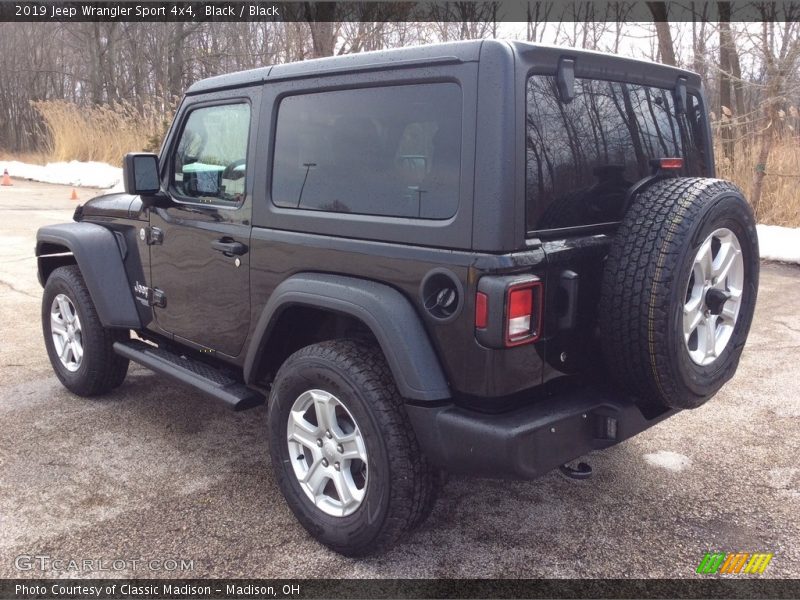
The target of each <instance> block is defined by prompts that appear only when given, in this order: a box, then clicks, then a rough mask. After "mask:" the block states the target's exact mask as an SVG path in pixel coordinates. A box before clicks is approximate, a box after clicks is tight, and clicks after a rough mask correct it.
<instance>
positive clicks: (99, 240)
mask: <svg viewBox="0 0 800 600" xmlns="http://www.w3.org/2000/svg"><path fill="white" fill-rule="evenodd" d="M48 245H54V246H57V247H59V246H60V247H64V248H68V249H69V251H70V252H72V254H73V255H74V256H75V262H77V263H78V267H79V268H80V270H81V275H82V276H83V279H84V281H85V282H86V287H87V288H88V289H89V294H91V296H92V301H93V302H94V305H95V308H96V309H97V316H98V317H100V322H101V323H102V324H103V325H104V326H105V327H122V328H126V329H140V328H141V327H142V323H141V320H140V319H139V313H138V312H137V310H136V305H135V304H134V300H133V293H132V291H131V286H130V284H129V282H128V278H127V276H126V274H125V265H124V264H123V258H122V256H121V255H120V248H119V245H118V243H117V239H116V237H115V236H114V233H113V232H112V231H111V230H110V229H107V228H105V227H103V226H102V225H97V224H95V223H86V222H81V223H63V224H60V225H48V226H46V227H42V228H40V229H39V231H38V232H37V234H36V256H37V257H38V262H39V281H40V283H42V285H44V283H45V282H44V281H43V279H44V277H43V276H42V267H43V261H46V260H47V258H46V257H47V255H48V254H53V252H50V251H49V250H48Z"/></svg>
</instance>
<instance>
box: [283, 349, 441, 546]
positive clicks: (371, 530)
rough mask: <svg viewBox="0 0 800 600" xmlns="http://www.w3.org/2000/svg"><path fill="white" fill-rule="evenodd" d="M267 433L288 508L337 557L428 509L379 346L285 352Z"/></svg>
mask: <svg viewBox="0 0 800 600" xmlns="http://www.w3.org/2000/svg"><path fill="white" fill-rule="evenodd" d="M269 431H270V442H269V443H270V453H271V456H272V466H273V470H274V472H275V476H276V479H277V481H278V485H279V486H280V488H281V491H282V492H283V495H284V497H285V498H286V501H287V503H288V504H289V507H290V508H291V509H292V511H293V512H294V514H295V516H296V517H297V519H298V520H299V521H300V523H301V524H302V525H303V526H304V527H305V528H306V529H307V530H308V531H309V533H311V535H313V536H314V537H315V538H316V539H317V540H319V541H320V542H322V543H323V544H325V545H327V546H329V547H330V548H332V549H334V550H336V551H337V552H341V553H342V554H346V555H350V556H356V555H363V554H367V553H371V552H375V551H378V550H380V549H382V548H385V547H387V546H389V545H391V544H392V543H394V542H396V541H397V540H399V539H400V538H402V537H403V536H404V535H405V534H406V533H407V532H408V531H409V530H411V529H412V528H414V527H415V526H416V525H418V524H419V523H420V522H421V521H422V520H423V519H424V518H425V517H426V516H427V514H428V513H429V512H430V508H431V506H432V505H433V503H434V501H435V497H436V487H435V477H434V472H433V471H432V469H431V468H430V467H429V466H428V463H427V460H426V459H425V457H424V456H423V455H422V454H421V452H420V449H419V446H418V444H417V441H416V437H415V436H414V431H413V429H412V428H411V425H410V423H409V421H408V417H407V415H406V412H405V408H404V406H403V399H402V398H401V397H400V394H399V393H398V391H397V387H396V386H395V384H394V381H393V380H392V376H391V372H390V370H389V367H388V366H387V364H386V361H385V360H384V358H383V355H382V353H381V351H380V348H377V347H376V346H373V345H371V344H364V343H359V342H355V341H353V340H338V341H329V342H323V343H319V344H314V345H312V346H307V347H306V348H303V349H301V350H299V351H297V352H295V353H294V354H293V355H292V356H290V357H289V358H288V359H287V360H286V362H284V364H283V365H282V366H281V368H280V370H279V371H278V374H277V376H276V378H275V383H274V385H273V388H272V392H271V394H270V399H269Z"/></svg>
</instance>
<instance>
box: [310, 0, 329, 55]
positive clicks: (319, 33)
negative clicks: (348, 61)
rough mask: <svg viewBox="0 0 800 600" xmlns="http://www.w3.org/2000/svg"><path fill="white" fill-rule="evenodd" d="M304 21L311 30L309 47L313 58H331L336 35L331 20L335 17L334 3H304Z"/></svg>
mask: <svg viewBox="0 0 800 600" xmlns="http://www.w3.org/2000/svg"><path fill="white" fill-rule="evenodd" d="M305 13H306V21H308V26H309V28H310V30H311V45H312V52H313V56H314V58H320V57H323V56H333V53H334V50H335V49H336V33H335V29H334V26H333V25H334V22H333V19H334V17H335V16H336V3H335V2H313V3H312V2H306V3H305Z"/></svg>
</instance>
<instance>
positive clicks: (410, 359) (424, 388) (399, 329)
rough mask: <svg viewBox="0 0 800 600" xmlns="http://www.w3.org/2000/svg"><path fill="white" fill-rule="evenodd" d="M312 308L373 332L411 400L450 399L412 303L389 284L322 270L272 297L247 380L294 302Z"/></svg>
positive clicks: (247, 363)
mask: <svg viewBox="0 0 800 600" xmlns="http://www.w3.org/2000/svg"><path fill="white" fill-rule="evenodd" d="M298 305H300V306H309V307H314V308H321V309H324V310H330V311H333V312H338V313H343V314H347V315H350V316H352V317H354V318H356V319H358V320H360V321H361V322H362V323H364V325H366V326H367V327H368V328H369V329H370V330H371V331H372V333H373V335H374V336H375V338H376V339H377V341H378V344H379V345H380V347H381V350H383V354H384V356H385V357H386V360H387V362H388V363H389V368H390V369H391V371H392V375H394V379H395V382H396V384H397V387H398V389H399V390H400V394H401V395H402V396H403V397H404V398H407V399H410V400H418V401H419V400H421V401H434V400H443V399H447V398H450V390H449V387H448V385H447V379H446V377H445V375H444V372H443V370H442V368H441V365H440V364H439V359H438V358H437V355H436V352H435V351H434V349H433V346H432V345H431V342H430V340H429V339H428V335H427V332H426V331H425V328H424V326H423V325H422V322H421V320H420V318H419V316H418V315H417V313H416V311H415V310H414V308H413V306H411V303H410V302H409V301H408V300H407V299H406V298H405V297H404V296H403V295H402V294H401V293H400V292H398V291H397V290H395V289H394V288H391V287H389V286H387V285H384V284H381V283H376V282H374V281H368V280H363V279H357V278H354V277H344V276H341V275H328V274H322V273H303V274H299V275H294V276H292V277H290V278H289V279H286V280H285V281H283V282H282V283H281V284H280V285H278V287H277V288H275V291H274V292H273V293H272V295H271V296H270V298H269V300H268V301H267V304H266V306H265V307H264V309H263V311H262V312H261V316H260V317H259V319H258V322H257V323H256V327H255V330H254V333H253V336H252V338H251V342H250V345H249V347H248V350H247V354H246V357H245V364H244V378H245V382H247V383H253V382H254V380H255V377H256V375H257V374H256V373H255V370H256V365H258V364H260V363H261V360H262V358H263V357H264V355H265V353H267V352H269V347H270V335H271V333H272V330H273V328H274V326H275V324H276V323H277V322H278V319H279V318H280V315H281V313H282V312H283V311H284V310H285V309H287V308H289V307H290V306H298Z"/></svg>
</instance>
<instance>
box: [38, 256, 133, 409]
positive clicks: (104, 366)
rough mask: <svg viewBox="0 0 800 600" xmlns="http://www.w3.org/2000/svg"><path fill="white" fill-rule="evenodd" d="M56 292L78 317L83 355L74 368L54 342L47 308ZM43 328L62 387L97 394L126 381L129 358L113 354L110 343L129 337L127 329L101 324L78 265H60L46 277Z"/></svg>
mask: <svg viewBox="0 0 800 600" xmlns="http://www.w3.org/2000/svg"><path fill="white" fill-rule="evenodd" d="M59 294H64V295H66V296H67V297H68V298H69V300H70V301H71V303H72V305H73V306H74V308H75V310H76V312H77V314H78V318H79V319H80V325H81V338H82V347H83V357H82V359H81V362H80V366H79V367H78V369H77V370H76V371H70V370H69V369H67V368H66V367H65V366H64V364H62V362H61V360H60V359H59V357H58V352H57V351H56V348H55V344H54V342H53V337H52V331H51V320H50V310H51V306H52V304H53V300H54V299H55V298H56V296H58V295H59ZM42 331H43V332H44V344H45V347H46V348H47V355H48V356H49V357H50V364H52V365H53V370H54V371H55V373H56V376H57V377H58V379H59V380H60V381H61V383H62V384H64V387H66V388H67V389H68V390H69V391H71V392H72V393H74V394H77V395H78V396H97V395H99V394H104V393H106V392H109V391H111V390H113V389H114V388H117V387H119V386H120V385H121V384H122V382H123V381H124V380H125V375H126V374H127V372H128V359H126V358H123V357H121V356H119V355H118V354H116V353H115V352H114V350H113V344H114V342H115V341H118V340H125V339H128V338H129V337H130V332H129V331H127V330H122V329H108V328H106V327H103V325H102V323H100V319H99V318H98V316H97V310H96V309H95V306H94V302H92V297H91V296H90V295H89V290H88V289H86V284H85V283H84V281H83V277H82V276H81V272H80V269H79V268H78V266H77V265H69V266H65V267H59V268H58V269H55V270H54V271H53V272H52V273H51V274H50V277H48V278H47V283H46V284H45V287H44V295H43V297H42Z"/></svg>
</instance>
